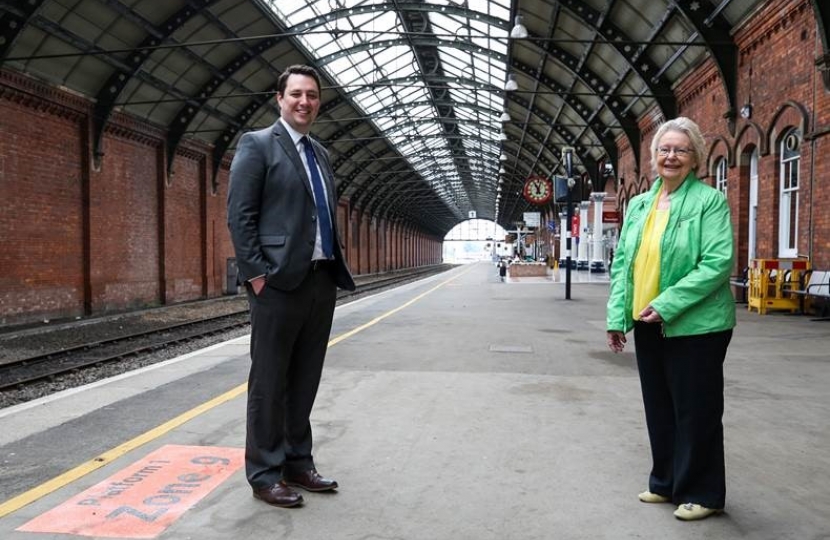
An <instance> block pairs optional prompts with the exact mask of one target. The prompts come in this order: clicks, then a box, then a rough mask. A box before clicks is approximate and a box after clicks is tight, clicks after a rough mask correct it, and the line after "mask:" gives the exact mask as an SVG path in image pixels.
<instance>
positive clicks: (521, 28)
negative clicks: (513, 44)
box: [510, 15, 527, 39]
mask: <svg viewBox="0 0 830 540" xmlns="http://www.w3.org/2000/svg"><path fill="white" fill-rule="evenodd" d="M522 21H523V19H522V16H521V15H516V26H514V27H513V29H512V30H511V31H510V37H511V38H513V39H524V38H526V37H527V28H525V25H524V24H522Z"/></svg>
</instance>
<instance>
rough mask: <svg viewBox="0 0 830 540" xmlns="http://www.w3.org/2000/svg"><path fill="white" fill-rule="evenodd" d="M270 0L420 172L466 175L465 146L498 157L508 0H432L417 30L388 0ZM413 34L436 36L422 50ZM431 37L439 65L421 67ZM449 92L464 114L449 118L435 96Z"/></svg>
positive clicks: (482, 157) (455, 178)
mask: <svg viewBox="0 0 830 540" xmlns="http://www.w3.org/2000/svg"><path fill="white" fill-rule="evenodd" d="M265 3H266V4H267V5H269V6H270V7H271V9H272V10H273V12H274V13H275V15H276V16H277V17H278V18H279V19H281V20H282V21H283V23H284V24H285V25H286V26H287V27H288V29H289V31H292V32H296V33H297V39H298V40H299V41H300V42H301V43H302V45H303V46H304V47H305V48H307V49H308V50H309V51H310V52H311V53H312V55H313V56H314V57H315V58H318V59H319V61H320V64H319V66H320V68H321V69H323V70H325V71H326V72H327V74H328V75H330V76H331V78H332V79H333V80H334V81H335V82H336V84H337V85H339V86H340V87H341V88H342V90H343V92H344V93H345V95H347V96H348V97H349V98H350V99H351V100H352V101H353V102H354V103H355V105H357V106H358V107H359V108H360V109H362V110H363V112H364V113H365V114H366V116H367V117H368V118H369V119H370V120H371V121H372V122H373V123H374V125H375V126H377V128H378V130H380V131H381V132H382V133H383V134H384V135H385V136H386V137H387V139H388V140H389V141H390V142H391V143H392V144H394V145H395V146H396V147H397V149H398V151H399V152H400V153H401V155H403V156H406V158H407V159H408V161H409V162H410V164H411V165H412V166H413V168H414V169H415V170H416V171H418V172H419V173H420V174H421V175H422V177H424V178H429V179H433V180H435V181H438V182H441V183H446V184H447V187H452V186H451V182H456V183H457V185H460V177H459V175H460V172H459V163H460V162H463V161H465V160H463V159H461V160H459V159H454V156H455V158H457V157H459V156H457V154H454V152H456V153H457V152H458V151H459V150H458V148H463V151H464V153H465V154H466V156H467V157H468V158H470V160H468V161H469V162H473V161H474V162H475V163H477V167H480V170H482V171H483V170H485V165H487V161H488V160H493V163H492V164H490V165H492V169H496V168H497V167H498V163H497V161H496V160H498V151H499V150H498V144H497V139H498V132H499V130H500V129H501V126H500V121H499V116H500V115H501V112H502V107H503V105H502V104H503V101H504V98H503V95H502V86H503V84H504V80H505V78H506V67H505V60H506V58H507V32H508V30H509V21H508V19H509V15H510V0H468V1H467V2H465V3H464V4H459V3H457V2H453V1H451V0H426V3H425V4H424V5H425V6H429V7H434V9H433V10H427V11H423V12H422V13H423V14H424V15H425V16H426V17H427V18H428V22H429V25H428V26H425V28H426V30H425V31H419V32H415V33H412V34H407V32H406V26H405V25H404V23H403V22H402V19H401V17H400V16H399V14H398V13H396V12H395V11H392V10H389V6H390V4H389V3H388V2H387V1H385V0H363V1H361V0H265ZM375 6H376V7H377V9H374V7H375ZM425 32H431V35H429V34H425ZM415 38H420V39H421V40H423V38H428V40H429V41H430V46H427V47H426V49H424V50H420V51H419V50H417V49H416V48H415V47H414V46H413V44H412V43H413V40H415ZM433 46H434V49H436V50H437V52H438V59H439V62H438V67H437V68H436V71H434V72H432V73H429V74H424V73H421V72H420V62H421V61H422V60H423V58H421V59H420V60H419V55H425V54H426V53H427V52H428V51H429V50H430V49H432V48H433ZM442 92H446V100H447V101H451V102H452V103H453V105H452V108H451V114H452V115H453V117H454V118H455V119H458V120H462V122H459V123H458V124H453V123H452V122H448V121H447V120H452V118H450V119H445V118H441V116H440V114H439V111H438V110H437V109H436V107H435V104H434V101H435V96H436V95H438V94H440V93H442ZM458 137H462V138H468V139H469V141H464V143H463V144H462V145H460V146H455V145H453V146H452V148H455V149H456V150H454V151H453V150H452V149H451V146H450V143H449V142H448V140H449V139H450V138H458ZM485 143H487V144H485ZM464 167H465V170H467V169H468V167H467V165H466V163H465V164H464ZM465 174H467V173H465ZM478 174H483V173H478ZM486 174H487V175H488V176H490V175H491V173H490V172H489V171H488V172H487V173H486ZM442 191H443V190H442ZM451 191H452V190H451Z"/></svg>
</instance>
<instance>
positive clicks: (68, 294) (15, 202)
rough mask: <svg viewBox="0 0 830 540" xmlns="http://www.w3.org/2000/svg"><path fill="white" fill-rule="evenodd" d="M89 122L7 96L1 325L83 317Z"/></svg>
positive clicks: (0, 114) (1, 162) (2, 116)
mask: <svg viewBox="0 0 830 540" xmlns="http://www.w3.org/2000/svg"><path fill="white" fill-rule="evenodd" d="M82 120H83V119H82V118H81V117H79V116H77V115H72V116H66V115H56V114H55V113H54V111H53V110H45V109H44V108H36V107H31V106H25V105H19V104H17V103H12V102H9V101H6V100H3V99H0V261H2V262H1V263H0V264H2V270H0V324H3V323H7V322H10V321H13V320H17V319H19V318H29V317H28V316H27V314H28V313H30V312H36V313H37V318H54V317H69V316H76V315H81V314H83V301H84V282H83V279H84V254H83V235H84V232H83V204H82V203H83V184H82V176H83V175H82V160H81V157H82V146H81V143H80V134H81V133H82V129H83V122H82Z"/></svg>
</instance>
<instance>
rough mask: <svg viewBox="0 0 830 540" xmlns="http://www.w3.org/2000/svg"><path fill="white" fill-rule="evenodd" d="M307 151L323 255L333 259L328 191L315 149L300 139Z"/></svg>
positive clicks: (306, 141)
mask: <svg viewBox="0 0 830 540" xmlns="http://www.w3.org/2000/svg"><path fill="white" fill-rule="evenodd" d="M300 140H301V141H302V142H303V148H304V149H305V159H306V162H308V171H309V173H310V174H311V189H313V190H314V203H315V204H316V205H317V219H318V220H319V223H320V243H321V244H322V246H321V247H322V248H323V255H325V257H326V258H327V259H331V247H332V242H331V236H332V234H331V230H332V229H331V214H330V213H329V205H328V204H327V203H326V191H325V190H324V189H323V179H322V178H320V172H319V170H318V169H317V160H316V159H315V158H314V149H313V148H312V146H311V141H310V140H309V139H308V137H303V138H302V139H300Z"/></svg>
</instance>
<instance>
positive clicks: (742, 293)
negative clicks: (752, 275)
mask: <svg viewBox="0 0 830 540" xmlns="http://www.w3.org/2000/svg"><path fill="white" fill-rule="evenodd" d="M729 284H730V285H732V286H733V287H735V288H736V289H737V291H736V299H735V301H736V302H738V303H739V304H746V291H747V289H749V267H744V269H743V270H742V271H741V275H739V276H731V277H730V278H729Z"/></svg>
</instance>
